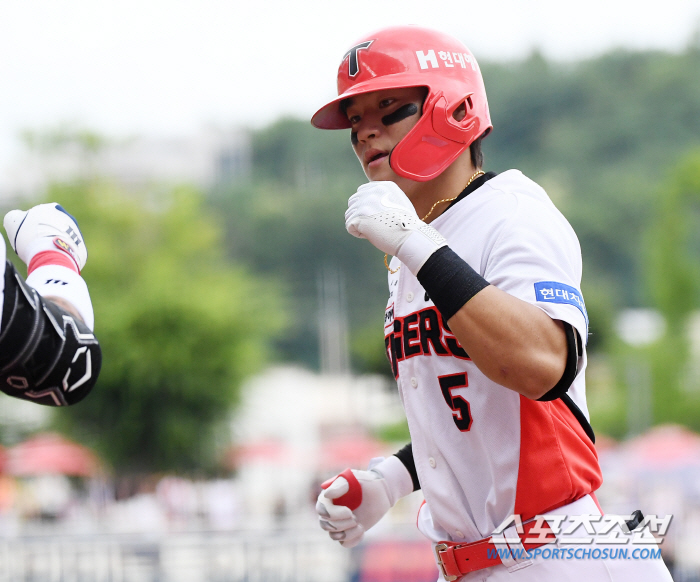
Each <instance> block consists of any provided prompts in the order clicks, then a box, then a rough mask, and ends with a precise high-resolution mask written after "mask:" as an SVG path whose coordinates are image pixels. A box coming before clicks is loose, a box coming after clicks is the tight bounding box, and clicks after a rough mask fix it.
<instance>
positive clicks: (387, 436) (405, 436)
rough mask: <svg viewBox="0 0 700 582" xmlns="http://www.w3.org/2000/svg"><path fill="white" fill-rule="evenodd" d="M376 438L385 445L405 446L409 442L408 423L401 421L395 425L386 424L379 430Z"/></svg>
mask: <svg viewBox="0 0 700 582" xmlns="http://www.w3.org/2000/svg"><path fill="white" fill-rule="evenodd" d="M377 438H378V439H380V440H382V441H384V442H387V443H401V444H405V443H407V442H409V441H410V440H411V433H410V431H409V430H408V421H406V420H402V421H400V422H397V423H395V424H388V425H386V426H383V427H381V428H380V429H379V431H378V433H377Z"/></svg>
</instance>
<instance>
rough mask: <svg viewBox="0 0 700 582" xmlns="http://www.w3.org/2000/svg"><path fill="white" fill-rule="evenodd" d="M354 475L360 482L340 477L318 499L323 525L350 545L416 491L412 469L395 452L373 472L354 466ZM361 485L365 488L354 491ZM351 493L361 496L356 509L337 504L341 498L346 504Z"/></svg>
mask: <svg viewBox="0 0 700 582" xmlns="http://www.w3.org/2000/svg"><path fill="white" fill-rule="evenodd" d="M352 475H354V477H355V479H356V481H357V483H353V484H352V485H351V484H350V483H348V480H347V479H346V478H345V477H342V476H337V477H335V478H334V480H332V483H331V485H329V486H328V487H327V488H326V489H325V490H324V491H323V492H322V493H321V494H320V495H319V496H318V501H317V502H316V512H317V513H318V519H319V523H320V525H321V528H323V529H324V530H326V531H327V532H328V534H329V535H330V537H331V539H334V540H336V541H338V542H340V544H341V545H343V546H345V547H346V548H352V547H354V546H356V545H357V544H359V543H360V541H361V540H362V537H363V536H364V534H365V531H367V530H368V529H369V528H371V527H372V526H373V525H375V524H376V523H377V522H378V521H379V520H380V519H381V518H382V517H383V516H384V514H385V513H386V512H387V511H389V509H391V508H392V507H393V506H394V505H395V504H396V502H397V501H398V500H399V499H400V498H401V497H405V496H406V495H408V494H409V493H411V492H412V491H413V481H412V479H411V475H410V473H409V472H408V469H406V467H405V466H404V464H403V463H402V462H401V461H400V460H399V459H398V457H396V456H393V455H392V456H391V457H389V458H388V459H384V460H382V461H381V462H380V463H379V464H377V465H375V466H373V467H372V468H371V469H370V470H369V471H357V470H354V469H353V470H352ZM358 486H359V487H360V488H361V491H359V492H358V491H352V490H351V489H352V488H353V487H358ZM349 493H350V495H354V497H355V498H356V499H358V498H359V499H361V501H360V503H359V505H358V506H357V507H356V508H355V509H354V510H350V508H348V507H346V506H345V505H336V504H335V503H337V502H338V501H340V502H341V503H342V501H343V499H342V498H343V497H345V496H347V495H348V494H349Z"/></svg>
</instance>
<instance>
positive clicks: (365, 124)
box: [345, 87, 427, 183]
mask: <svg viewBox="0 0 700 582" xmlns="http://www.w3.org/2000/svg"><path fill="white" fill-rule="evenodd" d="M426 92H427V91H426V89H425V88H423V87H408V88H405V89H387V90H384V91H375V92H373V93H365V94H364V95H358V96H357V97H353V98H352V99H350V100H348V101H347V102H346V103H345V113H346V114H347V116H348V119H349V120H350V123H351V124H352V129H351V130H350V131H351V140H352V147H353V149H354V150H355V154H356V155H357V158H358V159H359V160H360V163H361V164H362V169H363V170H364V171H365V174H366V175H367V177H368V178H369V179H370V180H372V181H378V180H391V181H392V182H397V183H398V182H402V181H403V180H402V179H401V178H400V177H399V176H398V175H397V174H396V173H394V171H393V170H392V169H391V166H390V165H389V154H390V153H391V150H392V149H393V148H394V146H395V145H396V144H398V143H399V142H400V141H401V139H403V137H404V136H405V135H406V134H407V133H408V132H409V131H410V130H411V128H413V126H414V125H415V124H416V123H417V122H418V120H419V119H420V116H421V111H422V107H423V100H424V99H425V95H426Z"/></svg>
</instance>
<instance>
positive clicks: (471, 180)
mask: <svg viewBox="0 0 700 582" xmlns="http://www.w3.org/2000/svg"><path fill="white" fill-rule="evenodd" d="M485 173H486V172H484V171H482V170H477V171H476V172H474V175H473V176H472V177H471V178H469V182H467V185H466V186H465V187H464V188H462V191H461V192H460V193H459V194H461V193H462V192H464V191H465V190H466V189H467V188H469V184H471V183H472V182H473V181H474V180H475V179H476V178H478V177H479V176H481V175H483V174H485ZM459 194H457V196H453V197H452V198H445V199H443V200H438V201H437V202H436V203H435V204H433V207H432V208H431V209H430V210H429V211H428V214H426V215H425V216H424V217H423V218H421V220H422V221H423V222H425V219H426V218H428V216H430V215H431V214H432V213H433V210H435V207H436V206H437V205H438V204H442V203H443V202H453V201H454V200H455V199H456V198H458V197H459ZM388 258H389V255H388V254H386V253H385V254H384V266H385V267H386V270H387V271H389V272H390V273H391V274H392V275H393V274H394V273H398V271H399V269H400V268H401V267H400V266H399V268H398V269H394V270H393V271H392V269H391V267H390V266H389V262H388V261H387V259H388Z"/></svg>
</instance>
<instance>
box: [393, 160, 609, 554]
mask: <svg viewBox="0 0 700 582" xmlns="http://www.w3.org/2000/svg"><path fill="white" fill-rule="evenodd" d="M431 226H433V227H434V228H435V229H437V230H438V231H439V232H440V233H441V234H442V235H443V236H444V237H445V238H446V239H447V242H448V244H449V246H450V248H452V250H454V251H455V252H456V253H457V254H458V255H459V256H460V257H462V258H463V259H464V260H465V261H466V262H467V263H469V265H471V267H472V268H473V269H474V270H476V271H477V272H479V273H480V274H481V275H482V276H483V277H484V278H485V279H486V280H487V281H489V282H490V283H491V284H493V285H495V286H496V287H498V288H499V289H502V290H503V291H506V292H507V293H510V294H511V295H514V296H515V297H518V298H519V299H522V300H523V301H527V302H528V303H531V304H532V305H536V306H537V307H539V308H540V309H542V310H543V311H545V312H546V313H547V314H548V315H549V316H550V317H552V318H553V319H559V320H562V321H565V322H568V323H570V324H571V325H572V326H573V327H574V328H575V329H576V330H578V333H579V335H580V336H581V338H583V340H584V342H585V339H586V338H587V335H588V317H587V314H586V308H585V305H584V302H583V297H582V295H581V292H580V281H581V250H580V247H579V243H578V239H577V238H576V234H575V233H574V231H573V229H572V228H571V226H570V225H569V223H568V222H567V221H566V219H565V218H564V216H563V215H562V214H561V213H560V212H559V211H558V210H557V209H556V207H555V206H554V204H552V202H551V201H550V199H549V197H548V196H547V194H546V193H545V191H544V190H543V189H542V188H541V187H540V186H538V185H537V184H535V183H534V182H533V181H531V180H529V179H528V178H526V177H525V176H523V175H522V174H521V173H520V172H519V171H517V170H510V171H508V172H504V173H503V174H500V175H499V176H496V177H495V178H492V179H491V180H489V181H487V182H486V183H485V184H483V185H482V186H481V187H480V188H478V189H477V190H475V191H474V192H472V193H471V194H469V196H467V197H466V198H464V199H463V200H460V201H459V202H458V203H456V204H454V205H453V206H452V207H451V208H449V209H448V210H447V211H445V212H444V213H443V214H442V215H441V216H439V217H438V218H436V219H435V220H434V221H433V222H431ZM400 265H401V263H400V262H399V261H398V259H396V258H394V259H393V261H392V264H391V267H392V269H396V268H397V267H399V266H400ZM389 291H390V297H389V302H388V305H387V309H386V314H385V322H384V323H385V328H384V329H385V341H386V346H387V351H388V355H389V357H390V360H391V361H392V365H393V368H394V374H395V376H396V378H397V382H398V387H399V392H400V395H401V398H402V401H403V404H404V408H405V411H406V416H407V418H408V424H409V428H410V432H411V440H412V443H413V456H414V459H415V464H416V470H417V472H418V477H419V479H420V483H421V488H422V490H423V494H424V496H425V499H426V504H425V505H424V506H423V507H422V508H421V513H420V515H419V526H420V527H421V529H422V531H423V532H424V533H425V534H426V535H428V537H430V538H431V539H433V540H434V541H440V540H453V541H458V542H464V541H467V542H468V541H474V540H477V539H482V538H484V537H487V536H489V535H490V534H491V533H492V532H493V530H494V529H495V528H496V527H497V526H498V525H499V524H500V523H501V522H502V521H503V520H504V519H505V518H507V517H508V516H510V515H512V514H514V513H517V514H520V515H522V516H523V518H529V517H532V516H534V515H537V514H542V513H545V512H546V511H548V510H551V509H554V508H557V507H560V506H562V505H565V504H567V503H570V502H572V501H574V500H576V499H579V498H581V497H583V496H584V495H586V494H588V493H591V492H593V491H595V490H596V489H597V488H598V487H599V486H600V484H601V482H602V477H601V472H600V468H599V465H598V459H597V456H596V452H595V448H594V445H593V443H592V442H591V440H590V438H589V437H588V436H587V435H586V434H585V432H584V430H583V429H582V427H581V424H580V423H579V422H578V421H577V420H576V418H575V417H574V415H573V413H572V412H571V411H570V410H569V409H568V408H567V406H566V404H565V403H564V402H562V401H561V400H555V401H552V402H538V401H533V400H530V399H528V398H526V397H524V396H521V395H520V394H518V393H517V392H514V391H512V390H509V389H507V388H504V387H503V386H500V385H499V384H496V383H495V382H493V381H491V380H489V379H488V378H487V377H486V376H484V375H483V374H482V373H481V372H480V371H479V369H478V368H477V367H476V366H475V365H474V364H473V363H472V361H471V360H470V359H469V356H468V354H467V353H465V351H464V349H463V348H462V347H461V346H460V344H459V342H458V341H457V339H456V338H455V336H454V335H453V334H452V333H451V331H450V330H449V328H448V326H447V324H446V322H445V321H443V319H442V316H441V315H440V313H439V312H438V311H437V309H436V308H435V305H434V304H433V303H432V301H430V300H429V299H428V297H427V295H426V293H425V291H424V289H423V288H422V287H421V285H420V284H419V283H418V280H417V279H416V277H415V276H414V275H413V274H412V273H411V272H410V271H409V270H408V269H407V268H405V267H404V268H401V269H399V270H398V271H397V272H396V273H394V274H390V275H389ZM585 367H586V355H585V349H584V354H583V356H582V357H581V358H580V359H579V370H580V371H579V374H578V376H577V378H576V380H575V381H574V383H573V385H572V386H571V388H570V389H569V395H570V396H571V398H572V399H573V400H574V402H575V403H576V404H577V405H578V407H579V408H580V409H581V410H582V411H583V412H584V414H585V415H586V416H588V411H587V407H586V397H585V379H584V373H585Z"/></svg>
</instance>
